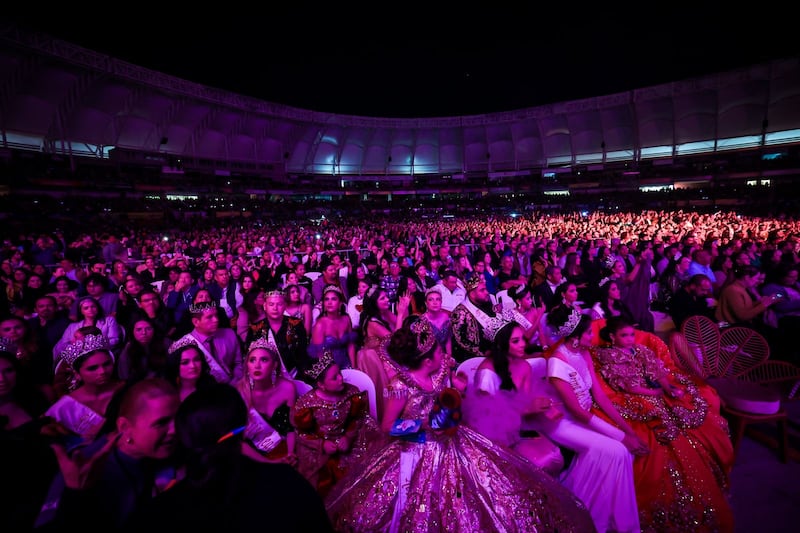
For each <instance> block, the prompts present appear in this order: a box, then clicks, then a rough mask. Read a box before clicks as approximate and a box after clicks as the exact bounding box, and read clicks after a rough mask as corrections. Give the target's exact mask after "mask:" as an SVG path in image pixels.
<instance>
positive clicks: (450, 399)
mask: <svg viewBox="0 0 800 533" xmlns="http://www.w3.org/2000/svg"><path fill="white" fill-rule="evenodd" d="M460 421H461V394H460V393H459V392H458V391H457V390H456V389H454V388H453V387H446V388H445V389H443V390H442V392H441V393H440V394H439V397H438V398H437V399H436V404H435V405H434V406H433V409H432V410H431V415H430V426H431V429H438V430H442V431H444V432H446V433H448V434H452V433H454V432H455V430H456V427H457V426H458V424H459V422H460Z"/></svg>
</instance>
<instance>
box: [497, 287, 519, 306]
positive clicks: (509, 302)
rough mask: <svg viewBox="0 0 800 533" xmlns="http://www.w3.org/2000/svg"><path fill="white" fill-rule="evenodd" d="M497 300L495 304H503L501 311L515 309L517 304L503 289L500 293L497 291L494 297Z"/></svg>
mask: <svg viewBox="0 0 800 533" xmlns="http://www.w3.org/2000/svg"><path fill="white" fill-rule="evenodd" d="M495 298H497V303H501V304H503V309H516V308H517V302H515V301H514V300H513V299H512V298H511V296H509V295H508V290H506V289H503V290H502V291H497V294H496V295H495Z"/></svg>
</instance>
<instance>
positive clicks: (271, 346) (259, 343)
mask: <svg viewBox="0 0 800 533" xmlns="http://www.w3.org/2000/svg"><path fill="white" fill-rule="evenodd" d="M259 348H263V349H264V350H267V351H268V352H272V353H280V350H278V346H277V345H276V344H275V343H274V342H272V341H270V340H267V338H266V337H259V338H257V339H256V340H254V341H253V342H251V343H250V346H248V347H247V354H248V355H250V353H251V352H252V351H253V350H257V349H259Z"/></svg>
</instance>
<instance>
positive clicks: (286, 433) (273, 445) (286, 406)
mask: <svg viewBox="0 0 800 533" xmlns="http://www.w3.org/2000/svg"><path fill="white" fill-rule="evenodd" d="M244 361H245V372H244V377H243V378H242V379H241V380H240V381H239V382H238V383H237V384H236V389H237V390H238V391H239V394H241V395H242V398H243V399H244V402H245V404H247V408H248V420H247V427H246V429H245V430H244V436H245V439H246V440H247V441H248V442H249V443H250V444H251V445H252V446H253V447H255V448H256V449H257V450H258V452H259V454H260V455H261V456H262V457H263V458H264V459H265V460H266V461H268V462H273V463H287V464H290V465H292V466H297V456H296V455H295V437H296V434H295V429H294V427H293V426H292V423H291V420H290V413H291V410H292V408H293V407H294V403H295V400H296V399H297V391H296V390H295V387H294V383H293V382H292V380H291V379H289V378H288V377H287V376H286V375H285V374H282V373H281V361H280V356H279V355H278V348H277V347H276V346H275V345H274V344H272V343H270V342H268V341H267V340H266V339H264V338H260V339H258V340H256V341H254V342H253V343H251V344H250V346H248V348H247V355H246V356H245V360H244Z"/></svg>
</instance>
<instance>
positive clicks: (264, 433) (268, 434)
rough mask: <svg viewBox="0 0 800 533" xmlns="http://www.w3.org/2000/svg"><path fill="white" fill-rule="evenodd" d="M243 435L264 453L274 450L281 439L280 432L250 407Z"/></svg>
mask: <svg viewBox="0 0 800 533" xmlns="http://www.w3.org/2000/svg"><path fill="white" fill-rule="evenodd" d="M244 436H245V437H247V438H248V439H250V442H252V443H253V445H254V446H255V447H256V448H258V449H259V450H261V451H262V452H265V453H267V452H270V451H272V450H274V449H275V447H276V446H277V445H278V444H280V442H281V440H283V437H281V434H280V433H278V431H277V430H276V429H274V428H273V427H272V426H270V425H269V423H268V422H267V421H266V420H264V417H263V416H261V413H259V412H258V411H256V410H255V409H253V408H252V407H251V408H250V411H249V412H248V413H247V427H246V428H245V430H244Z"/></svg>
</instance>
